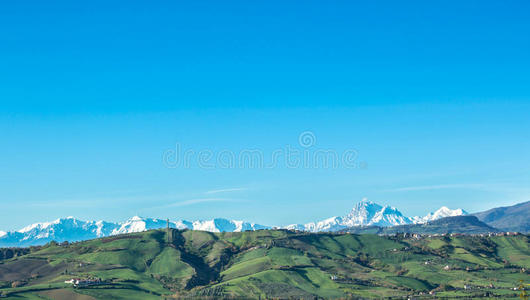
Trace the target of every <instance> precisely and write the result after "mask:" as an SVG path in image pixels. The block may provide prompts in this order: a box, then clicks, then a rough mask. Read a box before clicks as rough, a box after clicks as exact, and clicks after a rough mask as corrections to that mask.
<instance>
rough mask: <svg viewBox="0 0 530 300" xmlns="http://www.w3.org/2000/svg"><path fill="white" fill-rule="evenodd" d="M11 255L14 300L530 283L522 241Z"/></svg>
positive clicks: (201, 236)
mask: <svg viewBox="0 0 530 300" xmlns="http://www.w3.org/2000/svg"><path fill="white" fill-rule="evenodd" d="M168 234H169V236H168ZM168 240H169V243H168V242H167V241H168ZM3 253H7V250H5V251H4V252H3ZM9 253H12V254H10V255H4V256H2V257H0V294H2V295H5V296H7V297H8V298H10V299H161V298H168V299H169V298H183V297H184V298H185V297H189V298H196V297H216V298H219V297H226V298H231V297H232V298H238V297H239V298H260V297H261V298H264V297H268V298H271V297H279V298H289V297H293V298H310V299H314V298H340V297H350V298H359V297H362V298H381V297H405V296H410V295H416V296H418V297H426V298H429V297H431V298H432V296H431V295H428V293H429V292H436V293H437V296H439V297H483V296H484V295H490V296H493V295H496V296H499V297H502V298H504V299H509V298H516V297H517V296H518V295H519V292H518V291H514V290H513V288H514V287H516V286H517V285H518V284H519V281H520V280H523V281H526V283H530V282H528V281H529V277H530V276H529V273H528V269H530V246H529V237H528V236H525V235H519V236H498V237H474V236H455V237H450V236H446V237H433V238H424V239H412V238H402V237H396V236H392V237H383V236H378V235H371V234H366V235H356V234H332V233H320V234H309V233H295V232H290V231H284V230H260V231H249V232H242V233H210V232H202V231H189V230H186V231H179V230H171V231H170V232H169V233H168V232H166V231H165V230H152V231H147V232H142V233H135V234H127V235H119V236H113V237H107V238H102V239H96V240H91V241H85V242H79V243H73V244H68V245H57V244H54V243H51V244H48V245H46V246H43V247H33V248H31V249H24V250H14V249H11V250H10V252H9ZM70 278H99V279H101V280H102V283H101V284H100V285H94V286H89V287H82V288H73V287H72V286H71V285H69V284H66V283H64V281H65V280H68V279H70ZM465 286H466V287H468V289H464V287H465Z"/></svg>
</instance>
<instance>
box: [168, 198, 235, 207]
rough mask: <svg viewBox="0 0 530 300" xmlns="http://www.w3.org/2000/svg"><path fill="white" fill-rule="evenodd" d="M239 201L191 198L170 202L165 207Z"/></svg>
mask: <svg viewBox="0 0 530 300" xmlns="http://www.w3.org/2000/svg"><path fill="white" fill-rule="evenodd" d="M238 201H240V200H235V199H228V198H200V199H191V200H185V201H181V202H176V203H172V204H168V205H166V206H165V207H179V206H188V205H194V204H199V203H206V202H238Z"/></svg>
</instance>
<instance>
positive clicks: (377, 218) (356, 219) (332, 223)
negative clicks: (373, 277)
mask: <svg viewBox="0 0 530 300" xmlns="http://www.w3.org/2000/svg"><path fill="white" fill-rule="evenodd" d="M465 214H467V213H466V212H465V211H464V210H462V209H455V210H451V209H449V208H447V207H445V206H444V207H442V208H440V209H439V210H437V211H436V212H434V213H429V214H428V215H427V216H425V217H406V216H404V215H403V214H402V213H401V212H400V211H399V210H398V209H396V208H395V207H391V206H388V205H386V206H381V205H379V204H377V203H374V202H372V201H367V200H366V199H363V200H362V201H361V202H359V203H357V204H356V205H355V206H354V207H353V208H352V210H351V211H350V212H349V213H348V214H347V215H345V216H343V217H331V218H328V219H325V220H323V221H319V222H311V223H307V224H292V225H289V226H286V227H285V228H286V229H295V230H302V231H310V232H318V231H338V230H341V229H345V228H348V227H354V226H382V227H389V226H396V225H405V224H412V223H416V224H420V223H426V222H429V221H434V220H437V219H440V218H444V217H450V216H460V215H465Z"/></svg>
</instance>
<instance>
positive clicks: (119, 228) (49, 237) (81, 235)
mask: <svg viewBox="0 0 530 300" xmlns="http://www.w3.org/2000/svg"><path fill="white" fill-rule="evenodd" d="M166 226H167V220H161V219H153V218H144V217H140V216H134V217H132V218H130V219H128V220H126V221H124V222H119V223H111V222H105V221H97V222H96V221H82V220H78V219H75V218H73V217H68V218H61V219H57V220H55V221H51V222H43V223H35V224H32V225H29V226H26V227H24V228H22V229H20V230H18V231H11V232H6V233H4V232H3V231H2V232H0V247H17V246H18V247H20V246H31V245H42V244H45V243H47V242H50V241H57V242H63V241H70V242H75V241H82V240H89V239H94V238H99V237H105V236H109V235H116V234H123V233H132V232H141V231H145V230H150V229H159V228H165V227H166ZM169 226H170V227H171V228H177V229H193V230H204V231H212V232H224V231H230V232H232V231H235V232H238V231H245V230H258V229H268V228H270V227H267V226H263V225H258V224H254V223H247V222H243V221H233V220H227V219H213V220H207V221H194V222H189V221H185V220H178V221H176V222H170V223H169Z"/></svg>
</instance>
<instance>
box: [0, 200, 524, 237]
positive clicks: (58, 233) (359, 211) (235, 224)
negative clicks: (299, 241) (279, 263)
mask: <svg viewBox="0 0 530 300" xmlns="http://www.w3.org/2000/svg"><path fill="white" fill-rule="evenodd" d="M529 207H530V201H529V202H524V203H520V204H517V205H515V206H513V207H501V208H494V209H490V210H488V211H485V212H480V213H474V214H472V216H477V218H478V220H480V221H482V222H483V223H485V224H486V225H487V226H489V227H491V228H493V229H495V230H497V229H500V230H504V231H519V232H528V231H529V228H530V225H529V224H528V215H530V213H528V209H529ZM465 215H467V212H466V211H464V210H462V209H460V208H459V209H449V208H447V207H445V206H442V207H441V208H440V209H438V210H436V211H434V212H431V213H429V214H427V215H426V216H424V217H407V216H404V215H403V214H402V213H401V212H400V211H399V210H398V209H397V208H395V207H391V206H388V205H386V206H382V205H379V204H377V203H374V202H372V201H367V200H366V199H363V200H362V201H360V202H358V203H356V204H355V205H354V207H353V208H352V210H351V211H349V212H348V213H347V214H346V215H344V216H341V217H339V216H334V217H330V218H327V219H324V220H322V221H317V222H310V223H306V224H291V225H287V226H280V227H273V226H266V225H260V224H256V223H250V222H245V221H238V220H228V219H224V218H215V219H211V220H196V221H187V220H181V219H180V220H176V221H170V224H169V225H170V227H171V228H175V229H192V230H200V231H209V232H241V231H249V230H250V231H253V230H260V229H290V230H299V231H307V232H336V231H343V230H347V229H349V228H356V229H355V230H354V231H358V230H364V231H366V228H368V229H370V230H371V231H370V232H391V231H393V230H394V229H396V230H397V229H399V227H398V228H394V227H397V226H412V225H422V224H429V223H432V222H433V221H435V220H440V219H443V218H448V217H455V216H465ZM499 220H500V221H499ZM514 220H515V221H517V222H518V223H514ZM506 222H508V223H506ZM525 222H526V223H525ZM464 223H465V222H464ZM497 224H501V225H502V224H508V225H510V226H508V227H506V226H504V227H501V226H496V225H497ZM468 225H469V224H468ZM468 225H465V226H467V227H469V228H471V227H473V226H471V227H470V226H468ZM475 225H476V224H475ZM166 226H167V221H166V220H162V219H157V218H143V217H139V216H134V217H132V218H130V219H128V220H125V221H123V222H106V221H83V220H79V219H76V218H74V217H66V218H59V219H56V220H54V221H51V222H41V223H35V224H31V225H29V226H26V227H23V228H22V229H19V230H17V231H10V232H3V231H0V247H24V246H33V245H42V244H45V243H48V242H50V241H52V240H54V241H57V242H63V241H70V242H75V241H82V240H90V239H94V238H100V237H106V236H112V235H118V234H125V233H134V232H141V231H146V230H150V229H158V228H165V227H166ZM429 226H431V227H430V229H429V230H431V229H432V230H434V229H433V228H434V227H432V226H433V225H432V224H430V225H429ZM451 226H456V225H454V224H453V225H451ZM479 227H480V228H479ZM380 228H383V229H380ZM384 228H394V229H388V230H384ZM411 228H416V229H417V228H421V230H423V231H425V230H427V229H426V228H428V226H424V227H411ZM475 229H477V230H475ZM475 229H473V230H474V231H473V230H471V229H470V230H468V231H467V232H470V233H471V232H484V231H487V230H492V229H488V227H485V226H483V225H480V226H478V227H477V226H476V228H475ZM421 230H420V231H421ZM436 230H438V229H436ZM444 230H445V229H444ZM462 231H463V230H462Z"/></svg>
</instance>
